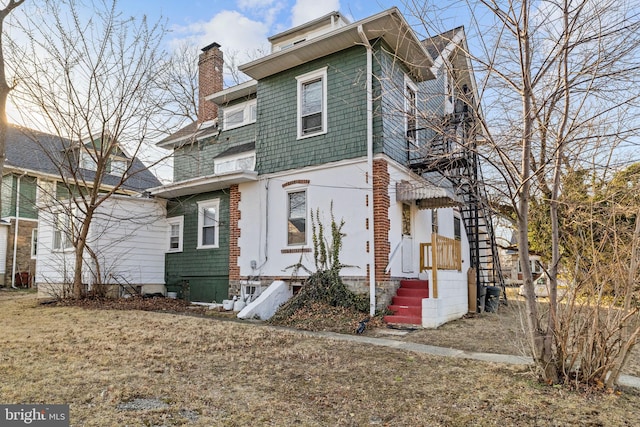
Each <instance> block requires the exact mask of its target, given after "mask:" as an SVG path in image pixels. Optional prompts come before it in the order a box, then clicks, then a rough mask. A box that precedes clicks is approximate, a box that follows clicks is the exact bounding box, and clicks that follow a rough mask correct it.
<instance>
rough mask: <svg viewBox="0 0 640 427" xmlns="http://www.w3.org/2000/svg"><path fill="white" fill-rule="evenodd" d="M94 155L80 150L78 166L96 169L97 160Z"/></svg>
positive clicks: (91, 169)
mask: <svg viewBox="0 0 640 427" xmlns="http://www.w3.org/2000/svg"><path fill="white" fill-rule="evenodd" d="M95 156H96V154H95V153H90V152H88V151H84V150H82V152H81V153H80V167H81V168H82V169H86V170H90V171H95V170H96V169H98V162H97V161H96V158H95Z"/></svg>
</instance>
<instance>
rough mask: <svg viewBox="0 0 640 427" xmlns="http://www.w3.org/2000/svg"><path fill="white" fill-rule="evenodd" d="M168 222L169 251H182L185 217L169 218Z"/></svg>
mask: <svg viewBox="0 0 640 427" xmlns="http://www.w3.org/2000/svg"><path fill="white" fill-rule="evenodd" d="M167 222H168V223H169V252H182V235H183V231H182V230H183V227H184V217H183V216H175V217H172V218H167Z"/></svg>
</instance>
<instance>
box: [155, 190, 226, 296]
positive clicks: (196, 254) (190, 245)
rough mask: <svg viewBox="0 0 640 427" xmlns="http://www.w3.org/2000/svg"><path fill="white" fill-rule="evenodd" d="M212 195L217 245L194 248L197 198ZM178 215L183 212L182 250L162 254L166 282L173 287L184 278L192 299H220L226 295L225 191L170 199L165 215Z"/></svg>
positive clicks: (195, 244) (196, 236)
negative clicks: (216, 213)
mask: <svg viewBox="0 0 640 427" xmlns="http://www.w3.org/2000/svg"><path fill="white" fill-rule="evenodd" d="M213 199H220V212H219V221H220V227H219V232H218V248H214V249H196V246H197V243H198V241H197V240H198V202H202V201H206V200H213ZM180 215H184V230H183V241H182V252H177V253H167V255H166V257H165V271H166V274H167V278H166V281H167V286H168V288H169V289H177V288H178V287H179V286H180V284H181V283H182V282H183V281H185V280H186V281H188V282H189V285H190V287H191V291H190V293H191V299H192V300H198V301H213V300H216V301H217V302H221V301H222V299H226V298H227V297H228V295H227V293H228V287H229V286H228V285H229V194H228V192H226V191H214V192H210V193H203V194H198V195H195V196H189V197H183V198H180V199H177V200H173V201H171V202H170V203H169V205H168V206H167V216H168V217H169V218H171V217H175V216H180Z"/></svg>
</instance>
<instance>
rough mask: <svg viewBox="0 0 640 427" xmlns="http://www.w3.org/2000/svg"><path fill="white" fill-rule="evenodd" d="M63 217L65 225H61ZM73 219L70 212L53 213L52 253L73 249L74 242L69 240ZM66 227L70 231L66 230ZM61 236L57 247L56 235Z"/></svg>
mask: <svg viewBox="0 0 640 427" xmlns="http://www.w3.org/2000/svg"><path fill="white" fill-rule="evenodd" d="M60 217H62V219H63V221H64V224H61V223H60V220H59V218H60ZM72 221H73V219H72V218H71V215H70V214H69V213H68V212H65V211H58V212H54V213H53V235H52V242H51V248H52V252H65V251H69V250H72V249H73V242H72V240H71V239H70V238H69V231H70V228H71V226H72V224H71V223H72ZM65 227H67V228H68V229H67V230H65ZM57 233H60V234H59V236H60V237H59V243H58V244H57V245H56V234H57Z"/></svg>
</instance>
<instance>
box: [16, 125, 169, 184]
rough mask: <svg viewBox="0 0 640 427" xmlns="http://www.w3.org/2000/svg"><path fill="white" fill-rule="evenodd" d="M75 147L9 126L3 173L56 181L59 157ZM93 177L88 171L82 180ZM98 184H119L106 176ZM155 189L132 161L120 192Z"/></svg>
mask: <svg viewBox="0 0 640 427" xmlns="http://www.w3.org/2000/svg"><path fill="white" fill-rule="evenodd" d="M76 146H77V144H75V143H74V142H73V141H71V140H69V139H66V138H62V137H59V136H56V135H51V134H47V133H44V132H40V131H37V130H34V129H28V128H25V127H22V126H17V125H13V124H9V127H8V129H7V142H6V160H5V171H9V170H11V169H16V170H20V171H27V172H32V173H34V174H42V175H49V176H53V177H59V176H60V170H59V169H58V168H57V167H56V164H60V162H62V161H63V160H64V159H63V156H64V153H65V152H66V151H68V150H69V149H71V148H73V147H76ZM45 147H46V148H45ZM94 176H95V175H94V174H93V173H91V171H88V170H85V171H84V177H85V179H86V180H88V181H91V180H92V179H93V177H94ZM102 182H103V184H104V185H107V186H114V185H117V184H118V183H119V182H120V177H118V176H115V175H109V174H106V175H105V176H104V178H103V180H102ZM158 185H160V181H159V180H158V178H156V177H155V175H154V174H153V173H151V171H149V169H148V168H147V167H146V166H145V165H144V164H143V163H142V162H141V161H140V160H139V159H137V158H134V159H133V160H132V164H131V168H130V169H129V176H128V178H127V180H126V181H125V182H124V184H123V185H122V188H123V189H125V190H131V191H138V192H141V191H144V190H146V189H148V188H151V187H155V186H158Z"/></svg>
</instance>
